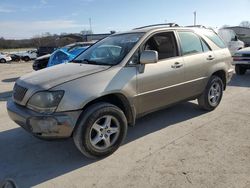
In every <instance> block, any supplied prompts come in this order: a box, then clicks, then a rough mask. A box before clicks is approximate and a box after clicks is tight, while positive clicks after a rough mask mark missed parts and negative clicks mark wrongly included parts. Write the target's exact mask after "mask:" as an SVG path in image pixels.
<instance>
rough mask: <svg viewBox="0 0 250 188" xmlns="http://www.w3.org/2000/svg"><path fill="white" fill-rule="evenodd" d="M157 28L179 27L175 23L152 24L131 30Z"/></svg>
mask: <svg viewBox="0 0 250 188" xmlns="http://www.w3.org/2000/svg"><path fill="white" fill-rule="evenodd" d="M157 26H169V27H179V25H178V24H176V23H163V24H153V25H147V26H143V27H137V28H134V29H133V30H136V29H144V28H148V27H157Z"/></svg>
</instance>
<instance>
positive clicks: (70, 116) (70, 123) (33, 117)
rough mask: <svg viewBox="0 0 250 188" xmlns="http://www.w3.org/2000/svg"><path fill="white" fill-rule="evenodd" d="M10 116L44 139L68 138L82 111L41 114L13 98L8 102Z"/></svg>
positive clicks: (28, 130)
mask: <svg viewBox="0 0 250 188" xmlns="http://www.w3.org/2000/svg"><path fill="white" fill-rule="evenodd" d="M7 111H8V114H9V117H10V118H11V119H12V120H13V121H14V122H16V123H17V124H18V125H20V126H21V127H22V128H24V129H25V130H26V131H27V132H29V133H31V134H33V135H34V136H36V137H39V138H43V139H57V138H68V137H70V136H71V135H72V132H73V130H74V127H75V125H76V122H77V119H78V117H79V116H80V114H81V111H73V112H62V113H53V114H51V115H45V114H40V113H37V112H34V111H32V110H29V109H27V108H25V107H23V106H20V105H17V104H16V103H14V102H13V101H12V100H9V101H8V102H7Z"/></svg>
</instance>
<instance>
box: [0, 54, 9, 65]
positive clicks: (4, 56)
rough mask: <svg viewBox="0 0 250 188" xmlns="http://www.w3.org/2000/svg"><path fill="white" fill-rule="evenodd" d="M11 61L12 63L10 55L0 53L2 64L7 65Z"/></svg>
mask: <svg viewBox="0 0 250 188" xmlns="http://www.w3.org/2000/svg"><path fill="white" fill-rule="evenodd" d="M9 61H11V56H10V55H9V54H5V53H2V52H0V63H7V62H9Z"/></svg>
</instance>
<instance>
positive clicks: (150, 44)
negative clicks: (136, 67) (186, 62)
mask: <svg viewBox="0 0 250 188" xmlns="http://www.w3.org/2000/svg"><path fill="white" fill-rule="evenodd" d="M143 50H155V51H157V52H158V55H159V60H161V59H167V58H171V57H176V56H178V51H177V45H176V40H175V36H174V33H173V32H166V33H158V34H155V35H154V36H152V37H151V38H150V39H148V41H147V42H146V43H145V45H144V47H143Z"/></svg>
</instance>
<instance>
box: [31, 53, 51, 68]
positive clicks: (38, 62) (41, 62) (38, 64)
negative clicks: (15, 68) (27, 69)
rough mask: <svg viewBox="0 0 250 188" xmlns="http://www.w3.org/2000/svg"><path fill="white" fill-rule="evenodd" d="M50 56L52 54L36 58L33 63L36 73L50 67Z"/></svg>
mask: <svg viewBox="0 0 250 188" xmlns="http://www.w3.org/2000/svg"><path fill="white" fill-rule="evenodd" d="M50 56H51V54H46V55H43V56H40V57H38V58H36V59H35V61H34V63H33V69H34V70H35V71H38V70H41V69H44V68H46V67H47V65H48V62H49V58H50Z"/></svg>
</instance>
